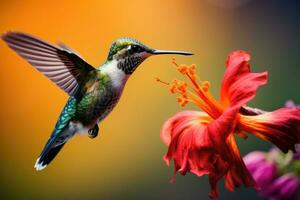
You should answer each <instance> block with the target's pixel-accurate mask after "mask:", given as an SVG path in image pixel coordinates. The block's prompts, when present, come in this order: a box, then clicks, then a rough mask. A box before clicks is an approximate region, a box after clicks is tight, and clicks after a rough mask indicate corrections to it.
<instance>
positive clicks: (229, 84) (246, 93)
mask: <svg viewBox="0 0 300 200" xmlns="http://www.w3.org/2000/svg"><path fill="white" fill-rule="evenodd" d="M249 60H250V55H249V54H248V53H247V52H245V51H235V52H233V53H231V54H230V55H229V57H228V59H227V62H226V66H227V68H226V72H225V74H224V78H223V82H222V87H221V101H222V103H223V104H224V105H225V106H227V107H228V106H233V105H236V106H244V105H245V104H246V103H247V102H248V101H250V100H251V99H253V98H254V97H255V95H256V90H257V88H258V87H259V86H262V85H264V84H266V83H267V72H263V73H251V72H250V66H249V63H248V61H249Z"/></svg>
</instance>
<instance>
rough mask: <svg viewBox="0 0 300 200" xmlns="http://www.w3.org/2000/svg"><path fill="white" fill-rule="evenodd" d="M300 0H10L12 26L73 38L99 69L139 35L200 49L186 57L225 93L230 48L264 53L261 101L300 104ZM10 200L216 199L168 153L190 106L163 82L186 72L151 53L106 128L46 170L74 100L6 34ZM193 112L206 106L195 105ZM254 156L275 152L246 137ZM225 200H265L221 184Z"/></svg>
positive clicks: (243, 144) (4, 14) (3, 185)
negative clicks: (57, 129)
mask: <svg viewBox="0 0 300 200" xmlns="http://www.w3.org/2000/svg"><path fill="white" fill-rule="evenodd" d="M299 9H300V3H299V1H281V0H263V1H262V0H201V1H200V0H187V1H179V0H165V1H161V0H149V1H146V0H145V1H139V0H132V1H121V0H120V1H97V0H94V1H92V0H85V1H80V3H79V1H77V2H76V1H61V0H51V1H38V0H22V1H17V0H10V1H1V8H0V33H1V34H3V33H4V32H6V31H10V30H13V31H22V32H26V33H30V34H33V35H36V36H38V37H40V38H43V39H45V40H47V41H49V42H51V43H55V42H64V43H66V44H67V45H69V46H71V47H72V48H73V49H76V51H78V52H80V54H81V55H82V56H83V57H85V58H86V60H87V61H88V62H89V63H90V64H92V65H94V66H99V65H100V64H101V63H103V62H104V61H105V59H106V57H107V53H108V50H109V47H110V44H111V43H112V41H113V40H115V39H117V38H118V37H122V36H128V37H133V38H136V39H139V40H141V41H142V42H144V43H145V44H147V45H149V46H151V47H154V48H162V49H174V50H176V49H177V50H189V51H192V52H194V53H195V55H194V56H192V57H183V56H176V59H177V62H178V63H186V64H192V63H195V64H197V66H198V74H199V76H200V77H201V78H202V79H204V80H209V81H210V82H211V84H212V87H211V88H212V91H213V93H214V94H215V95H216V96H218V93H219V88H220V84H221V80H222V76H223V72H224V69H225V68H224V62H225V58H226V57H227V55H228V53H229V52H231V51H233V50H237V49H243V50H247V51H249V52H250V53H251V55H252V61H251V65H252V69H253V71H257V72H260V71H265V70H267V71H269V74H270V78H269V84H268V85H267V86H265V87H263V88H262V89H260V90H259V92H258V94H257V96H256V98H255V100H254V101H252V102H251V104H250V105H251V106H254V107H259V108H262V109H265V110H273V109H276V108H279V107H281V106H283V104H284V102H285V101H286V100H287V99H293V100H294V101H295V102H296V103H300V94H299V88H298V86H299V77H298V76H297V75H299V74H300V56H299V51H300V39H299V35H300V29H299V26H300V13H299ZM0 56H1V59H0V66H1V72H0V92H1V98H0V126H1V134H0V145H1V150H0V156H1V157H0V159H1V164H0V173H1V174H0V176H1V177H0V196H1V199H9V200H14V199H44V200H48V199H49V200H50V199H91V200H93V199H109V200H115V199H124V200H127V199H128V200H129V199H173V200H181V199H192V200H193V199H195V200H196V199H208V192H209V190H210V187H209V184H208V181H207V177H202V178H197V177H195V176H194V175H186V176H185V177H182V176H180V175H178V176H177V182H176V183H175V184H171V183H169V180H170V178H171V176H172V174H173V166H171V167H167V166H166V165H165V163H164V162H163V160H162V156H163V155H164V153H165V152H166V149H167V148H166V146H165V145H164V144H163V143H162V142H161V140H160V128H161V125H162V124H163V122H164V121H165V120H166V119H167V118H168V117H170V116H172V115H173V114H175V113H177V112H179V111H180V110H181V108H180V106H179V105H178V104H177V103H176V99H175V96H172V95H171V94H169V92H168V90H167V88H166V87H165V86H164V85H161V84H159V83H157V82H156V81H155V77H157V76H159V77H160V78H162V79H164V80H171V79H173V78H176V77H177V78H179V77H180V75H179V74H178V73H177V71H176V70H175V69H174V67H173V65H172V64H171V58H172V57H171V56H157V57H151V58H150V59H148V60H147V61H145V62H144V63H143V64H142V65H141V66H140V67H139V68H138V70H137V71H136V72H135V74H134V75H133V76H132V77H131V78H130V79H129V81H128V83H127V85H126V87H125V91H124V93H123V97H122V99H121V100H120V103H119V104H118V105H117V107H116V108H115V109H114V111H113V112H112V113H111V115H110V116H109V117H107V119H106V120H105V121H104V122H103V123H102V124H101V125H100V135H99V136H98V137H97V138H96V139H94V140H91V139H89V138H88V137H86V136H77V137H75V138H73V139H72V140H71V141H70V142H69V143H68V144H67V145H66V146H65V147H64V149H63V150H62V151H61V152H60V154H59V155H58V156H57V157H56V159H55V160H54V162H53V163H51V165H50V166H48V167H47V168H46V169H45V170H43V171H40V172H37V171H35V169H34V168H33V165H34V163H35V160H36V158H37V157H38V156H39V154H40V152H41V150H42V148H43V147H44V144H45V143H46V141H47V139H48V137H49V135H50V133H51V131H52V129H53V127H54V125H55V122H56V120H57V118H58V116H59V114H60V111H61V109H62V108H63V106H64V104H65V102H66V100H67V98H68V96H67V95H66V94H65V93H64V92H63V91H61V90H60V89H59V88H58V87H56V86H55V85H54V84H53V83H52V82H50V81H49V80H48V79H47V78H45V77H44V76H43V75H41V74H40V73H39V72H37V71H36V70H35V69H34V68H33V67H31V66H30V65H29V64H28V63H27V62H25V61H24V60H23V59H22V58H20V57H19V56H18V55H17V54H16V53H15V52H13V51H12V50H11V49H9V48H8V47H7V46H6V45H5V44H4V42H3V41H1V42H0ZM184 109H196V108H195V107H193V106H192V105H188V106H187V107H186V108H184ZM237 140H238V143H239V146H240V150H241V153H242V155H245V154H246V153H248V152H250V151H252V150H256V149H259V150H267V149H268V148H269V147H270V145H269V144H268V143H266V142H263V141H261V140H259V139H256V138H254V137H250V138H249V139H248V140H241V139H237ZM219 190H220V194H221V195H220V198H219V199H244V200H246V199H261V197H259V196H257V194H256V193H255V191H254V190H253V189H247V188H239V189H237V190H236V192H234V193H230V192H228V191H226V190H225V189H224V182H221V183H220V184H219Z"/></svg>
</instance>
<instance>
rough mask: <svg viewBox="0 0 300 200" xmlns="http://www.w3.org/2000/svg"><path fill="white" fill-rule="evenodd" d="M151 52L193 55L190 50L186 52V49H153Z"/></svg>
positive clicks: (154, 53) (156, 53) (155, 53)
mask: <svg viewBox="0 0 300 200" xmlns="http://www.w3.org/2000/svg"><path fill="white" fill-rule="evenodd" d="M151 54H153V55H159V54H180V55H186V56H189V55H194V54H193V53H191V52H187V51H169V50H157V49H153V50H152V51H151Z"/></svg>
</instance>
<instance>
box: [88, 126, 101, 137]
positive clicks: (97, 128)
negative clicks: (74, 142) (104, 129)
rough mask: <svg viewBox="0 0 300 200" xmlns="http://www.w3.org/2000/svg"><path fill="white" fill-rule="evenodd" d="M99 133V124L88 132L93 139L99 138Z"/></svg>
mask: <svg viewBox="0 0 300 200" xmlns="http://www.w3.org/2000/svg"><path fill="white" fill-rule="evenodd" d="M98 132H99V126H98V124H96V125H95V126H94V128H91V129H89V131H88V136H89V138H92V139H93V138H95V137H97V136H98Z"/></svg>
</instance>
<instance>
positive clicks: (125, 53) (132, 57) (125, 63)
mask: <svg viewBox="0 0 300 200" xmlns="http://www.w3.org/2000/svg"><path fill="white" fill-rule="evenodd" d="M159 54H181V55H193V54H192V53H190V52H185V51H165V50H157V49H152V48H150V47H148V46H146V45H144V44H143V43H141V42H139V41H138V40H136V39H131V38H120V39H118V40H116V41H115V42H114V43H113V44H112V45H111V48H110V51H109V54H108V57H107V61H112V60H115V61H117V63H118V68H119V69H121V70H123V71H124V73H125V74H128V75H130V74H132V73H133V72H134V70H135V69H136V68H137V67H138V66H139V65H140V64H141V63H142V62H143V61H144V60H145V59H146V58H148V57H149V56H152V55H159Z"/></svg>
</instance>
